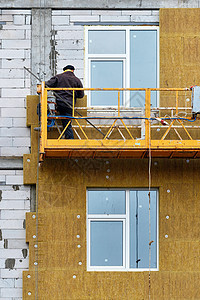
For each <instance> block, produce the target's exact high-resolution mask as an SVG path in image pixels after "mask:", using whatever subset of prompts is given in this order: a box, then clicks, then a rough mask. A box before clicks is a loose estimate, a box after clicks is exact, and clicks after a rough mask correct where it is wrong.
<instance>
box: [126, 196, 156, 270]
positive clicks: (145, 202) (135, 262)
mask: <svg viewBox="0 0 200 300" xmlns="http://www.w3.org/2000/svg"><path fill="white" fill-rule="evenodd" d="M156 195H157V192H156V191H151V207H150V212H151V217H150V220H151V240H153V241H154V242H153V243H152V244H151V268H156V267H157V196H156ZM148 267H149V196H148V191H131V192H130V268H148Z"/></svg>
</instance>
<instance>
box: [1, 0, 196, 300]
mask: <svg viewBox="0 0 200 300" xmlns="http://www.w3.org/2000/svg"><path fill="white" fill-rule="evenodd" d="M23 2H24V1H20V0H19V1H17V2H16V1H10V3H9V4H8V3H6V2H5V1H0V3H1V10H0V13H1V14H0V41H1V48H0V63H1V70H0V74H1V75H0V77H1V99H0V103H1V110H0V111H1V121H0V125H1V126H0V127H1V130H0V132H1V139H0V155H1V158H0V184H1V189H0V190H1V192H0V197H1V198H0V199H1V201H0V208H1V215H0V224H1V231H0V237H1V241H0V272H1V280H0V290H1V292H0V297H1V299H22V296H23V298H24V299H148V297H149V295H150V297H151V298H152V299H198V298H199V294H200V291H199V284H198V283H199V276H200V273H199V264H200V261H199V251H200V247H199V243H200V242H199V217H198V210H199V194H198V189H199V184H200V177H199V159H198V153H197V152H198V151H195V153H196V154H195V153H193V152H192V153H191V155H189V156H188V155H186V156H184V155H182V154H181V155H180V156H181V157H180V158H178V156H176V155H171V157H170V158H169V157H167V158H166V157H164V155H160V154H159V155H157V154H155V155H154V157H153V156H152V160H151V162H150V164H149V157H150V156H149V152H148V153H147V152H146V153H145V154H144V156H143V158H142V157H140V158H138V157H137V158H136V157H135V158H132V156H130V157H129V158H128V157H126V158H120V156H119V157H116V155H114V154H113V156H112V154H111V151H110V149H109V148H108V149H107V150H108V153H107V157H106V155H105V153H104V155H102V154H98V155H94V156H91V155H90V153H89V149H88V152H87V151H86V152H85V154H84V155H82V157H80V155H79V156H78V155H77V154H76V155H74V156H73V150H70V155H63V154H62V155H61V156H59V155H57V154H56V155H54V157H53V158H52V157H51V155H49V157H46V158H44V160H43V162H42V163H41V164H40V165H39V155H38V149H39V148H38V141H39V135H38V132H36V131H34V128H35V127H37V126H38V117H37V114H36V106H37V103H38V96H34V95H37V94H36V84H37V83H39V81H38V80H37V79H36V78H35V77H34V75H31V74H30V72H29V71H27V68H28V69H29V70H31V72H32V73H33V74H35V75H36V76H37V77H39V78H40V79H41V80H47V79H49V78H50V77H51V76H52V75H55V74H57V73H61V72H62V68H63V67H64V66H65V65H67V64H73V65H74V66H75V68H76V71H75V72H76V75H77V76H78V77H79V78H80V79H81V80H82V82H83V84H84V87H86V88H98V87H100V88H103V87H105V88H109V87H112V88H121V89H123V88H127V89H129V88H186V87H187V88H188V87H190V86H192V85H198V84H199V66H198V65H199V57H198V53H199V36H200V34H199V32H200V21H199V20H200V18H199V16H200V11H199V5H200V3H199V1H195V0H193V1H192V0H189V1H162V2H160V1H132V3H129V1H124V2H123V4H122V3H121V2H120V1H101V3H98V2H94V3H93V4H92V5H91V4H90V5H89V4H88V3H87V1H85V2H84V1H82V2H81V3H80V2H79V1H73V4H72V3H70V4H66V3H65V4H63V1H56V2H53V1H45V0H44V1H26V3H23ZM158 2H159V3H158ZM24 67H25V68H24ZM105 70H109V72H105ZM107 93H109V92H107ZM86 94H87V99H86V98H85V99H84V100H83V101H85V102H84V103H85V104H84V106H86V107H95V106H96V107H98V106H101V109H102V108H105V107H112V106H115V94H114V92H112V94H109V96H108V95H107V96H106V97H104V96H102V95H101V94H100V93H99V94H98V95H97V94H94V93H91V92H86ZM27 95H31V96H28V97H26V96H27ZM173 97H174V95H173V96H172V97H171V96H169V95H165V94H164V95H162V93H160V94H159V93H158V92H156V93H154V94H153V95H152V106H153V107H155V108H158V107H159V106H160V107H171V106H174V103H175V102H173V101H174V99H175V98H173ZM172 99H173V100H172ZM86 101H87V102H86ZM120 101H121V102H120V104H121V105H122V106H123V107H125V108H126V109H128V108H130V107H133V108H134V107H135V108H136V107H138V106H139V107H142V109H144V108H145V97H144V93H142V92H138V93H137V92H129V94H128V93H124V94H120ZM180 101H181V106H184V107H188V108H189V107H190V106H191V94H190V92H189V90H187V91H185V92H183V93H182V94H181V100H180ZM90 115H92V113H91V112H90ZM136 116H138V115H136ZM162 116H163V115H162ZM182 116H183V115H182ZM184 116H186V115H184ZM93 121H94V120H93ZM94 122H96V123H95V125H99V123H98V122H97V121H94ZM106 122H107V123H106V125H107V126H110V125H111V123H109V121H106ZM138 122H139V121H138ZM168 122H169V121H168ZM100 124H101V123H100ZM104 125H105V124H104ZM136 125H137V126H138V128H139V129H138V128H137V129H136V133H135V134H136V136H138V138H139V139H141V140H142V139H143V133H142V131H141V130H140V125H141V124H140V123H137V124H136ZM195 126H196V128H195V127H194V128H193V129H192V133H191V135H192V138H196V139H197V140H198V139H199V137H198V126H199V124H198V121H197V123H195ZM163 130H164V129H163V126H162V125H160V124H159V126H157V127H155V131H152V136H155V137H156V138H161V136H160V134H161V133H163ZM176 130H178V133H179V134H180V132H181V130H183V129H176ZM174 132H175V131H174ZM174 132H173V133H171V132H170V133H169V140H170V139H172V140H173V139H176V138H175V137H174V135H175V136H176V137H177V134H176V132H175V133H174ZM98 134H99V133H97V135H96V138H98ZM181 134H182V132H181ZM122 135H124V132H123V131H122ZM183 136H184V134H183ZM125 137H126V135H125ZM77 138H78V136H77ZM86 150H87V149H86ZM190 150H191V149H190ZM197 150H198V149H197ZM125 151H126V150H124V151H123V152H125ZM120 155H121V154H120ZM56 156H58V157H59V158H58V157H56ZM173 156H175V158H173ZM149 166H150V167H151V168H150V171H151V172H149ZM149 179H151V183H150V182H149ZM149 190H150V194H151V196H150V197H151V207H150V209H149ZM26 213H27V214H26ZM149 213H150V217H149ZM136 216H137V217H136ZM149 221H150V223H149ZM149 228H150V233H151V234H150V235H149ZM149 236H151V238H152V239H151V240H152V241H153V242H152V243H150V242H151V241H150V240H149ZM149 243H150V248H149ZM108 245H109V247H108ZM149 249H150V255H149ZM23 271H24V272H23ZM22 278H23V279H22Z"/></svg>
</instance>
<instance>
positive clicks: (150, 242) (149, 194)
mask: <svg viewBox="0 0 200 300" xmlns="http://www.w3.org/2000/svg"><path fill="white" fill-rule="evenodd" d="M150 122H151V120H149V193H148V196H149V300H150V299H151V244H152V241H151V126H150Z"/></svg>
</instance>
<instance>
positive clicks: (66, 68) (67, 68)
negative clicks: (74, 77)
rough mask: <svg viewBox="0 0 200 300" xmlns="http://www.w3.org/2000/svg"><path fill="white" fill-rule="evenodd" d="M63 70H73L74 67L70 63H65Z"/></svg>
mask: <svg viewBox="0 0 200 300" xmlns="http://www.w3.org/2000/svg"><path fill="white" fill-rule="evenodd" d="M65 70H73V71H74V70H75V68H74V66H72V65H67V66H66V67H64V68H63V71H65Z"/></svg>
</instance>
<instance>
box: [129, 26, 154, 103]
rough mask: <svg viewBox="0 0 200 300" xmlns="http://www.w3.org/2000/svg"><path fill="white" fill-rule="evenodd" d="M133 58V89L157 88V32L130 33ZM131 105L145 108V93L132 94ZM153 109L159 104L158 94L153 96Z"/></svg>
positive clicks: (134, 31)
mask: <svg viewBox="0 0 200 300" xmlns="http://www.w3.org/2000/svg"><path fill="white" fill-rule="evenodd" d="M130 35H131V36H130V57H131V63H130V68H131V74H130V76H131V85H130V87H131V88H156V87H157V31H156V30H131V32H130ZM130 97H131V98H130V105H131V106H132V107H144V104H145V92H143V91H141V92H140V91H135V92H131V96H130ZM151 104H152V106H153V107H155V106H156V104H157V93H156V92H154V93H152V95H151Z"/></svg>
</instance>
